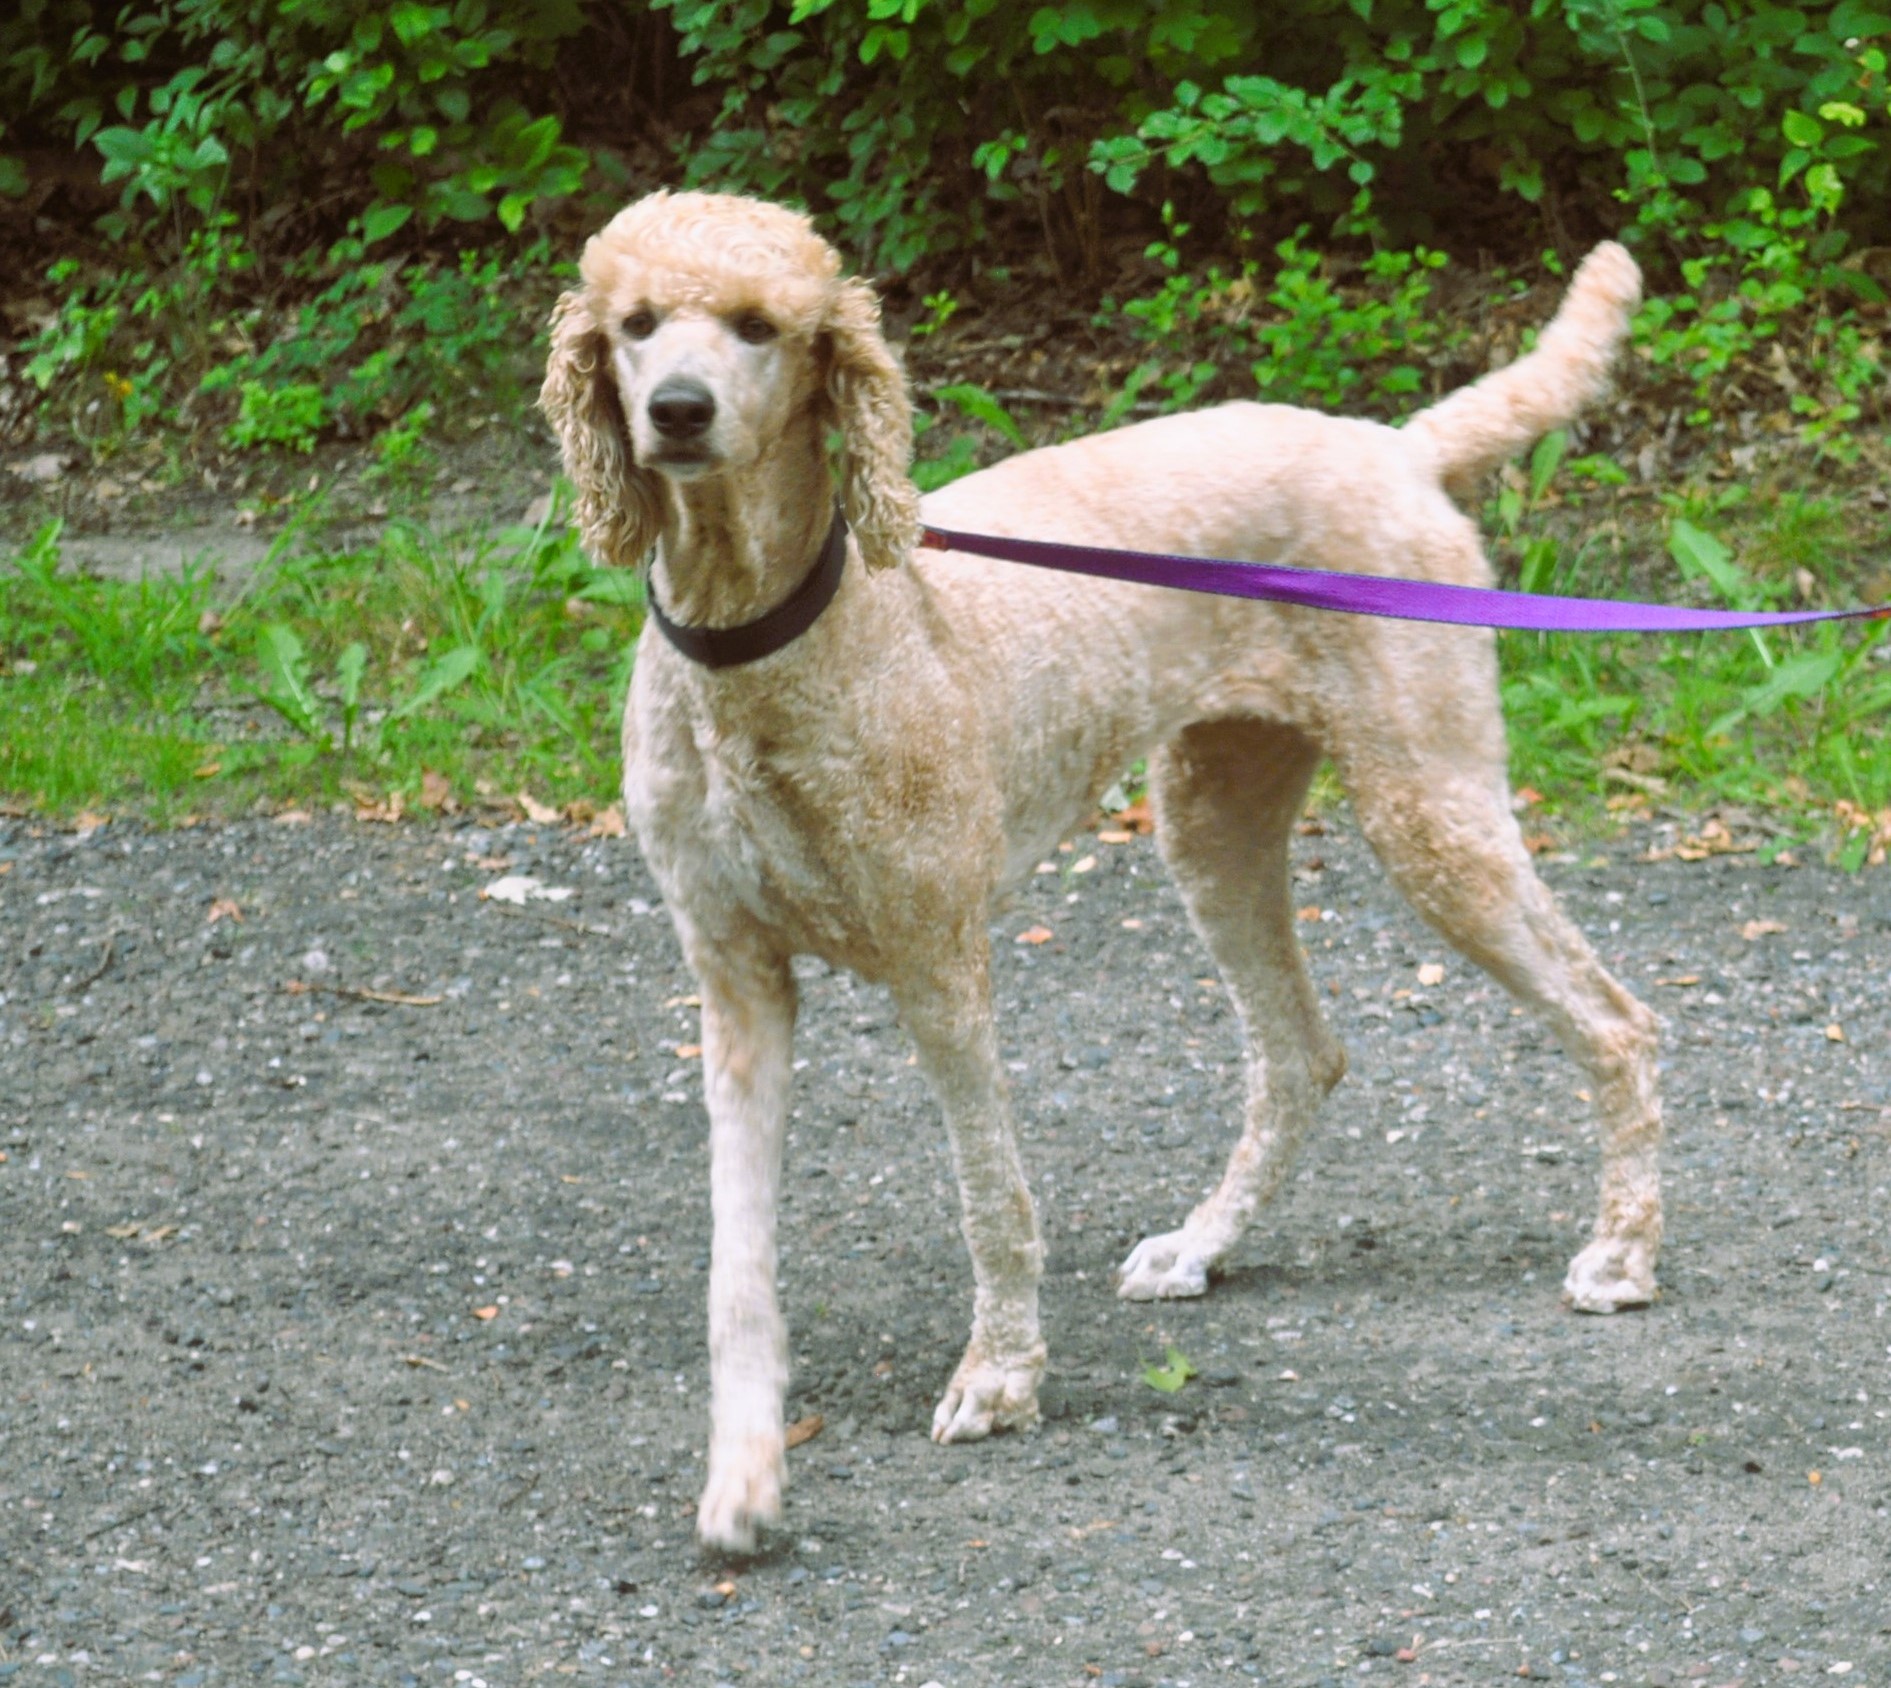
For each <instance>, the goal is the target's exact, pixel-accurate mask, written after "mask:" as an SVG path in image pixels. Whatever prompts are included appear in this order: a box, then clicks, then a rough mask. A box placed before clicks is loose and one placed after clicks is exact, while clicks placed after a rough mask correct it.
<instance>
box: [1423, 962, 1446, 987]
mask: <svg viewBox="0 0 1891 1688" xmlns="http://www.w3.org/2000/svg"><path fill="white" fill-rule="evenodd" d="M1418 982H1419V983H1420V984H1421V985H1442V984H1443V983H1444V982H1445V970H1444V964H1443V963H1442V962H1438V961H1428V962H1426V963H1425V965H1424V966H1423V967H1421V968H1419V970H1418Z"/></svg>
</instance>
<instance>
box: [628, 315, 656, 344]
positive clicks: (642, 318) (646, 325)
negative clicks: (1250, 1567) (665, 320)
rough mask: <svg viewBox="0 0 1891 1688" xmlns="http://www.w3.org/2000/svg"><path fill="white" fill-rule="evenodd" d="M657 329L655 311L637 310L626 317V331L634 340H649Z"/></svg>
mask: <svg viewBox="0 0 1891 1688" xmlns="http://www.w3.org/2000/svg"><path fill="white" fill-rule="evenodd" d="M656 331H657V319H656V314H655V313H654V312H653V311H650V310H648V309H644V310H636V311H632V312H631V313H630V315H629V316H627V317H625V318H624V332H625V333H626V334H628V335H629V336H630V338H631V339H633V340H648V339H649V338H650V336H651V335H652V334H654V333H656Z"/></svg>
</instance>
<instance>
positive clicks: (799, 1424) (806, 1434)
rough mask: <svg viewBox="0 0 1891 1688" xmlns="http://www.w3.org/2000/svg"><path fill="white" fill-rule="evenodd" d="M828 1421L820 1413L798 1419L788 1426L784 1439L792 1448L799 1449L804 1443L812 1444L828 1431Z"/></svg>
mask: <svg viewBox="0 0 1891 1688" xmlns="http://www.w3.org/2000/svg"><path fill="white" fill-rule="evenodd" d="M826 1427H827V1420H826V1419H824V1418H823V1417H821V1415H820V1414H819V1413H809V1414H808V1416H807V1417H806V1418H798V1419H796V1420H795V1421H794V1423H793V1424H791V1425H789V1426H788V1433H787V1435H786V1436H785V1437H783V1438H782V1439H783V1440H784V1441H785V1442H786V1443H787V1444H788V1446H789V1447H791V1448H798V1447H800V1446H801V1444H802V1443H803V1442H812V1441H813V1440H814V1438H815V1437H816V1436H818V1435H820V1433H821V1432H822V1431H823V1430H824V1429H826Z"/></svg>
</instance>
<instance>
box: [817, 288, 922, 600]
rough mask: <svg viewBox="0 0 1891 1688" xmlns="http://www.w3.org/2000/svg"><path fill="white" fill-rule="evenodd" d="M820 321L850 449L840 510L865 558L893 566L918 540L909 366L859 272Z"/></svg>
mask: <svg viewBox="0 0 1891 1688" xmlns="http://www.w3.org/2000/svg"><path fill="white" fill-rule="evenodd" d="M823 326H824V328H825V330H826V332H827V335H828V338H829V342H830V344H831V345H832V348H833V363H832V365H831V366H830V368H829V371H828V377H827V393H828V398H829V400H830V401H831V402H832V404H833V406H834V413H835V419H836V421H837V422H838V424H839V426H840V432H841V439H842V443H843V444H844V446H845V447H846V462H845V464H844V466H843V469H842V474H841V495H840V500H841V508H842V510H843V511H845V513H846V516H847V525H848V526H849V527H851V528H852V529H853V530H854V537H855V538H856V539H857V540H858V541H859V544H860V556H861V560H862V561H863V562H864V563H865V564H866V565H867V567H868V568H874V569H882V568H890V567H891V566H892V565H893V564H895V563H900V562H904V561H905V560H906V556H907V554H908V553H909V552H910V551H911V550H912V548H913V546H914V545H915V544H916V543H917V542H918V540H919V494H918V492H917V490H916V489H915V488H914V486H913V482H912V476H911V475H910V474H909V473H908V470H909V468H910V466H911V463H912V457H913V410H912V405H911V404H910V403H909V402H908V400H907V397H906V375H905V371H903V370H902V369H901V368H900V366H899V364H898V363H897V362H896V361H895V360H894V357H893V351H892V348H891V347H890V346H888V345H887V343H886V341H885V340H884V339H883V338H882V337H881V334H880V306H879V302H878V300H876V299H875V298H874V296H873V289H872V288H871V287H869V286H868V285H867V284H866V283H865V282H864V281H861V280H859V279H858V278H857V277H856V278H850V279H849V280H846V281H843V282H842V283H841V284H840V287H839V290H838V291H837V292H836V294H835V296H834V303H833V305H832V307H831V308H830V309H829V312H828V316H827V321H826V323H825V324H824V325H823Z"/></svg>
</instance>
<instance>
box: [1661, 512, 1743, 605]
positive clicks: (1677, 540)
mask: <svg viewBox="0 0 1891 1688" xmlns="http://www.w3.org/2000/svg"><path fill="white" fill-rule="evenodd" d="M1668 554H1669V555H1670V556H1672V557H1673V558H1674V560H1675V561H1676V562H1677V563H1679V564H1680V565H1681V572H1682V573H1683V574H1686V575H1691V576H1694V577H1696V578H1704V579H1706V580H1708V581H1710V582H1712V584H1713V587H1714V590H1715V591H1716V592H1718V593H1719V594H1720V595H1721V597H1723V598H1724V599H1726V601H1727V602H1728V603H1729V604H1731V605H1732V606H1733V607H1734V608H1735V609H1744V608H1745V607H1746V606H1747V603H1748V601H1749V600H1750V599H1751V597H1752V592H1753V588H1752V584H1751V582H1749V581H1748V579H1747V577H1746V576H1745V575H1744V574H1742V573H1741V572H1740V570H1739V569H1738V568H1737V567H1736V566H1735V565H1734V561H1733V553H1732V552H1731V551H1729V550H1728V549H1727V547H1726V546H1724V545H1723V544H1721V542H1720V541H1719V540H1718V539H1716V538H1715V537H1714V536H1713V535H1712V534H1711V533H1705V532H1703V531H1702V530H1701V529H1700V528H1697V527H1696V526H1695V525H1694V524H1693V523H1692V522H1689V521H1683V520H1681V519H1679V518H1676V520H1675V523H1674V526H1673V527H1671V528H1670V529H1669V530H1668Z"/></svg>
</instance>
